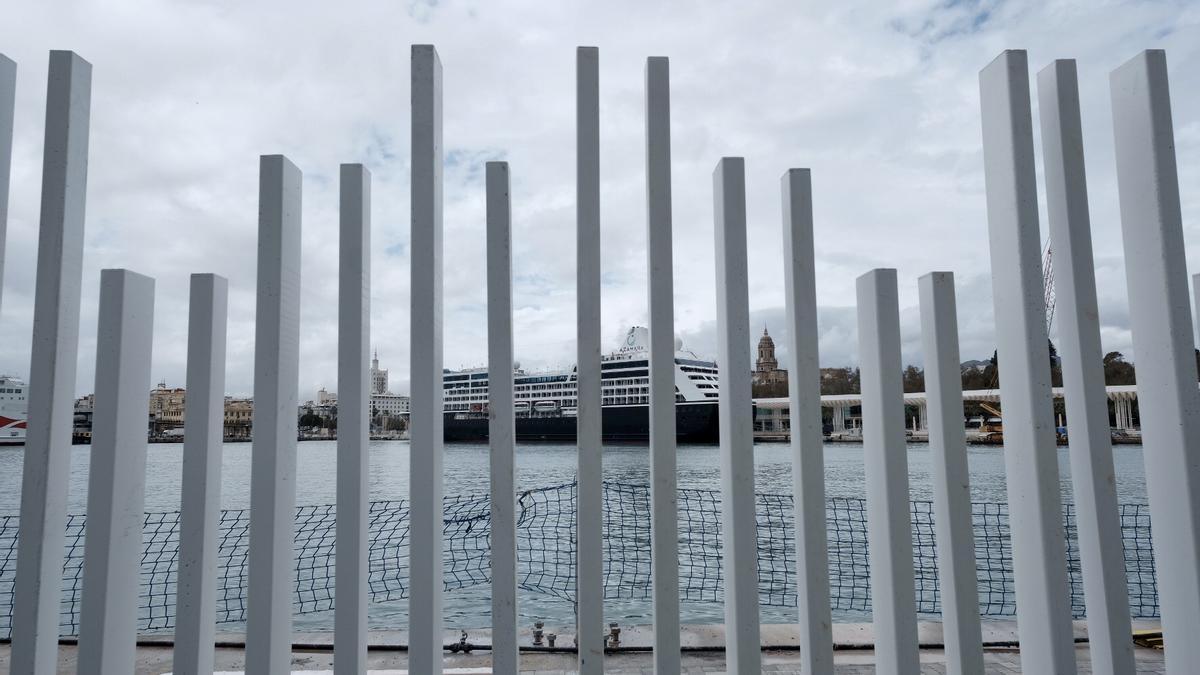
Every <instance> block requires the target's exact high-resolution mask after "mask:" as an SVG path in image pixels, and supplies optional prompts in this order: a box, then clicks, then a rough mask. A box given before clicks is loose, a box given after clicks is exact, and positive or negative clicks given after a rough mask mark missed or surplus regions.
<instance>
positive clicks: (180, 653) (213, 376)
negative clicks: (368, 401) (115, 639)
mask: <svg viewBox="0 0 1200 675" xmlns="http://www.w3.org/2000/svg"><path fill="white" fill-rule="evenodd" d="M228 308H229V282H228V281H226V280H225V278H224V277H219V276H217V275H215V274H193V275H192V279H191V298H190V299H189V305H188V346H187V350H188V351H187V409H186V411H185V412H186V414H185V415H184V434H183V481H182V483H181V485H182V499H181V501H180V508H179V573H178V584H177V589H176V596H175V597H176V600H175V654H174V661H173V664H172V666H173V669H174V672H175V673H176V674H177V675H211V674H212V672H213V635H214V632H215V625H214V624H215V622H216V611H217V548H218V542H217V527H218V525H219V524H220V519H221V447H222V443H223V441H224V427H225V334H226V323H227V320H228V319H227V317H228Z"/></svg>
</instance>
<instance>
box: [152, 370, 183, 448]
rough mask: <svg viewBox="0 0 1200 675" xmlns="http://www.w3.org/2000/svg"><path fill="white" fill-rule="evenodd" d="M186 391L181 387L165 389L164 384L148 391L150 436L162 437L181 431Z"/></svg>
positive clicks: (165, 384) (161, 383)
mask: <svg viewBox="0 0 1200 675" xmlns="http://www.w3.org/2000/svg"><path fill="white" fill-rule="evenodd" d="M186 403H187V391H186V390H184V389H183V387H174V388H169V387H167V383H166V382H159V383H158V386H157V387H155V388H154V389H151V390H150V435H151V436H162V435H165V434H167V433H168V432H170V431H172V430H175V429H180V430H182V429H183V420H184V410H185V408H186Z"/></svg>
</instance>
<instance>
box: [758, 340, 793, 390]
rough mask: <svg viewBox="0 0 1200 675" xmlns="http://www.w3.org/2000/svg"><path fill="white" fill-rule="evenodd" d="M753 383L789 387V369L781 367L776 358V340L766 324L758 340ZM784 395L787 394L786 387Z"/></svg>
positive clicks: (760, 385) (761, 385)
mask: <svg viewBox="0 0 1200 675" xmlns="http://www.w3.org/2000/svg"><path fill="white" fill-rule="evenodd" d="M751 383H752V384H753V385H755V386H759V387H763V386H783V387H787V383H788V371H786V370H783V369H781V368H780V367H779V361H778V360H777V359H776V358H775V340H773V339H771V335H770V333H768V332H767V329H766V327H765V326H764V327H763V334H762V337H761V338H759V340H758V358H757V359H756V360H755V362H754V373H753V375H752V376H751ZM784 395H785V396H786V395H787V394H786V389H785V391H784Z"/></svg>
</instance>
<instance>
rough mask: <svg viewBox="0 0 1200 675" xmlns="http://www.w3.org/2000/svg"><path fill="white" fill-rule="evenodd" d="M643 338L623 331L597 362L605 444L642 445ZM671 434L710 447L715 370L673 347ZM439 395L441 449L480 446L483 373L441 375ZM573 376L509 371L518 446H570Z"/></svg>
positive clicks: (645, 425)
mask: <svg viewBox="0 0 1200 675" xmlns="http://www.w3.org/2000/svg"><path fill="white" fill-rule="evenodd" d="M649 337H650V331H649V329H647V328H644V327H642V326H634V327H633V328H630V329H629V332H628V333H627V334H626V335H625V339H624V341H623V344H622V345H621V348H620V349H619V350H617V351H615V352H613V353H611V354H608V355H607V356H603V357H602V358H601V364H600V368H601V371H600V372H601V375H600V377H601V383H602V384H601V391H602V407H601V412H602V428H603V437H604V440H605V441H611V442H636V441H645V440H647V438H648V437H649V431H650V421H649V402H650V382H649V379H650V378H649ZM675 349H676V352H675V433H676V437H677V439H678V440H679V441H681V442H689V443H715V442H717V440H718V434H717V398H718V395H719V389H718V382H717V364H716V363H713V362H712V361H706V360H703V359H701V358H699V357H698V356H696V355H695V354H694V353H692V352H690V351H684V350H683V349H682V344H681V343H680V342H679V341H678V340H676V342H675ZM442 382H443V384H442V386H443V388H444V392H443V394H444V397H443V405H444V411H445V432H444V437H445V439H446V440H447V441H482V440H485V439H487V436H488V372H487V369H486V368H474V369H467V370H457V371H446V373H445V374H444V375H443V376H442ZM576 386H577V382H576V374H575V369H574V368H572V369H571V370H569V371H560V372H543V373H526V372H525V371H523V370H521V368H520V364H514V367H513V390H514V399H515V400H514V403H513V405H514V412H515V414H516V433H517V440H519V441H574V440H575V418H576V412H577V408H576Z"/></svg>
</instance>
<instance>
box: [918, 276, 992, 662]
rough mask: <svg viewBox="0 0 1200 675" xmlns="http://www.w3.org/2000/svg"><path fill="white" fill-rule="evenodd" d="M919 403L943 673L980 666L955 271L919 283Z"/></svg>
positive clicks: (923, 279) (980, 645)
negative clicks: (929, 466)
mask: <svg viewBox="0 0 1200 675" xmlns="http://www.w3.org/2000/svg"><path fill="white" fill-rule="evenodd" d="M917 285H918V287H919V288H918V291H919V293H920V296H921V351H922V352H923V353H924V354H925V395H926V397H927V401H928V404H927V405H926V406H925V410H926V414H927V415H928V429H929V454H930V456H931V458H932V460H933V470H932V472H931V473H932V477H933V527H934V535H935V539H936V541H937V566H938V578H940V579H941V586H942V635H943V639H944V641H945V645H946V672H947V673H948V675H970V674H971V673H982V672H983V645H982V643H983V636H982V631H981V629H980V625H979V586H978V578H977V577H976V571H975V531H974V529H973V527H972V525H971V479H970V475H969V472H968V470H967V437H966V430H965V429H963V414H962V413H963V402H962V367H961V366H960V365H959V363H960V361H959V353H958V312H957V310H956V308H955V303H954V275H953V274H952V273H950V272H931V273H929V274H926V275H925V276H923V277H921V279H920V280H919V281H918V284H917Z"/></svg>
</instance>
